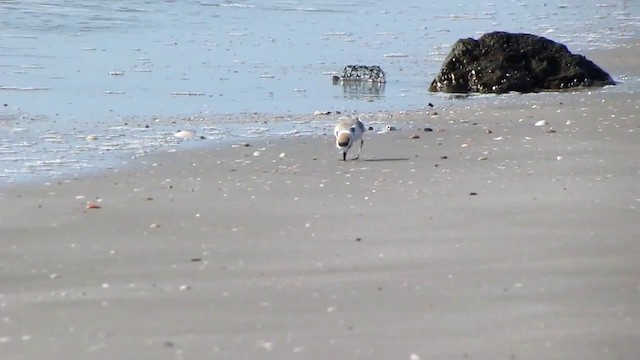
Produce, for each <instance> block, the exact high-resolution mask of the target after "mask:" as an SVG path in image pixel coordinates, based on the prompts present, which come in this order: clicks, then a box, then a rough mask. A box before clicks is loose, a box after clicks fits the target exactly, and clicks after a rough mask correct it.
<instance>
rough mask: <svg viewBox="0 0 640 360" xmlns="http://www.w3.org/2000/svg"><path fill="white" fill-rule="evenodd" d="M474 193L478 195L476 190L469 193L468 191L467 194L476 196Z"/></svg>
mask: <svg viewBox="0 0 640 360" xmlns="http://www.w3.org/2000/svg"><path fill="white" fill-rule="evenodd" d="M476 195H478V193H477V192H470V193H469V196H476Z"/></svg>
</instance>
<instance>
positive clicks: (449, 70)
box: [429, 32, 615, 93]
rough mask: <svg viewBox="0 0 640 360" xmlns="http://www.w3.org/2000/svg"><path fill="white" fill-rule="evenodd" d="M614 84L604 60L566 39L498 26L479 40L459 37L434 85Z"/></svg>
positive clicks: (445, 88)
mask: <svg viewBox="0 0 640 360" xmlns="http://www.w3.org/2000/svg"><path fill="white" fill-rule="evenodd" d="M613 84H615V82H614V81H613V79H612V78H611V76H609V74H607V73H606V72H605V71H604V70H602V69H601V68H600V67H599V66H598V65H596V64H594V63H593V62H591V61H590V60H588V59H587V58H585V57H584V56H582V55H575V54H572V53H571V52H570V51H569V50H568V49H567V47H566V46H564V45H562V44H559V43H557V42H554V41H552V40H549V39H547V38H544V37H541V36H536V35H531V34H514V33H507V32H492V33H488V34H485V35H483V36H481V37H480V38H479V39H478V40H475V39H471V38H469V39H460V40H458V41H457V42H456V43H455V44H454V45H453V48H452V49H451V52H450V53H449V55H448V56H447V58H446V59H445V61H444V64H443V65H442V68H441V69H440V72H439V73H438V75H437V76H436V78H435V79H434V80H433V82H432V83H431V86H430V87H429V91H436V92H437V91H440V92H449V93H468V92H478V93H505V92H509V91H517V92H523V93H526V92H538V91H543V90H561V89H568V88H572V87H579V86H605V85H613Z"/></svg>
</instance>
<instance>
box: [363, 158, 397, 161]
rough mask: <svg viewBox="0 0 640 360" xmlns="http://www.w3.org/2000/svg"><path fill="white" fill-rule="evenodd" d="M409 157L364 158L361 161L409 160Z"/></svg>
mask: <svg viewBox="0 0 640 360" xmlns="http://www.w3.org/2000/svg"><path fill="white" fill-rule="evenodd" d="M408 160H409V158H380V159H362V160H361V161H408Z"/></svg>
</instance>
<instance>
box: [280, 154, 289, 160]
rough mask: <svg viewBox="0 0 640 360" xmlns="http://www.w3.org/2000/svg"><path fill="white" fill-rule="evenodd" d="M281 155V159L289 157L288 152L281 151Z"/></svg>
mask: <svg viewBox="0 0 640 360" xmlns="http://www.w3.org/2000/svg"><path fill="white" fill-rule="evenodd" d="M279 157H280V158H281V159H283V158H286V157H287V154H285V153H281V154H280V155H279Z"/></svg>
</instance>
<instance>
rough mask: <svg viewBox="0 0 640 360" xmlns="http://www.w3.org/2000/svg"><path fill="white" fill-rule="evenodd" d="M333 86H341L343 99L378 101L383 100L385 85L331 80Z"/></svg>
mask: <svg viewBox="0 0 640 360" xmlns="http://www.w3.org/2000/svg"><path fill="white" fill-rule="evenodd" d="M333 85H340V86H342V96H343V97H344V98H345V99H365V98H366V99H368V100H378V99H382V98H384V88H385V83H379V82H371V81H359V80H342V79H333Z"/></svg>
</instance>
